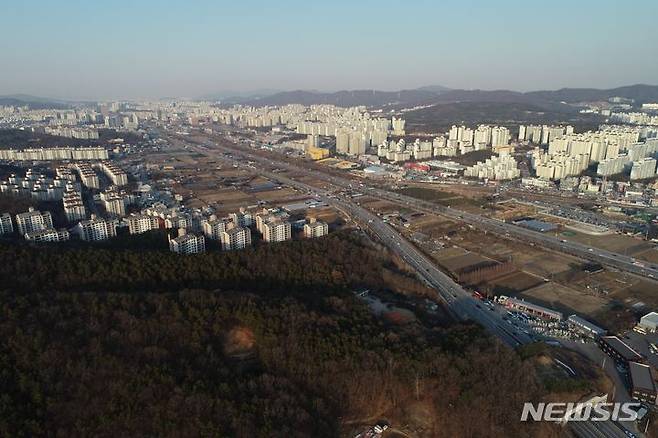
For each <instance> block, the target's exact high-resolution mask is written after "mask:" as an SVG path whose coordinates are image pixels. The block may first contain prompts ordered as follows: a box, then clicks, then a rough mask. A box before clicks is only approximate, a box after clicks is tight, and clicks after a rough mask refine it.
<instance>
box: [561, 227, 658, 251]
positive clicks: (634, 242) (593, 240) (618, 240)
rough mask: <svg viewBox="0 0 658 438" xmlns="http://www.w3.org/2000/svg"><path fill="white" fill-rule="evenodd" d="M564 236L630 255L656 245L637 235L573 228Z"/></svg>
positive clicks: (563, 234) (584, 243)
mask: <svg viewBox="0 0 658 438" xmlns="http://www.w3.org/2000/svg"><path fill="white" fill-rule="evenodd" d="M562 238H563V239H565V240H568V241H573V242H578V243H582V244H583V245H587V246H591V247H593V248H601V249H604V250H606V251H612V252H616V253H619V254H625V255H629V256H635V255H637V254H640V253H644V252H647V251H648V250H650V249H653V248H654V247H655V245H653V244H652V243H651V242H647V241H646V240H640V239H636V238H635V237H632V236H626V235H624V234H608V235H602V236H595V235H590V234H584V233H579V232H577V231H573V230H572V231H571V232H568V233H562ZM656 254H657V255H658V251H656ZM651 255H653V254H649V256H651Z"/></svg>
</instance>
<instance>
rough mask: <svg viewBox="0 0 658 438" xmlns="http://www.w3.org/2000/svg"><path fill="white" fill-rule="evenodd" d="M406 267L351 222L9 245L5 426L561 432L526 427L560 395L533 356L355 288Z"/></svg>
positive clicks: (143, 431) (3, 262)
mask: <svg viewBox="0 0 658 438" xmlns="http://www.w3.org/2000/svg"><path fill="white" fill-rule="evenodd" d="M389 263H390V261H389V260H388V258H387V256H386V255H385V254H384V253H382V252H379V251H377V250H376V249H374V248H372V247H370V246H368V245H366V244H364V243H362V242H361V240H360V239H359V238H358V237H357V236H355V235H346V234H343V233H337V234H335V235H332V236H329V237H327V238H323V239H317V240H314V241H303V242H290V243H288V244H283V245H271V246H262V247H258V248H256V249H254V250H248V251H240V252H235V253H229V254H219V253H212V254H206V255H203V256H192V257H180V256H175V255H170V254H168V253H162V252H156V251H134V250H109V249H105V250H101V249H97V250H95V251H92V250H84V249H75V248H65V249H63V248H62V247H58V246H52V247H31V246H26V245H18V244H12V245H0V277H1V278H2V279H3V283H2V285H1V286H0V290H3V289H4V290H3V291H2V292H0V436H25V437H27V436H44V435H48V436H50V435H52V436H194V437H196V436H227V437H229V436H230V437H233V436H235V437H296V436H298V437H308V436H327V437H333V436H345V435H347V434H348V433H351V432H353V430H354V428H355V427H356V426H357V425H359V424H363V423H367V422H372V421H373V418H374V419H378V418H384V419H387V420H389V421H391V423H392V424H393V425H394V426H395V425H398V426H399V425H402V424H414V427H415V428H416V429H415V430H416V431H417V432H418V436H428V437H429V436H446V437H455V436H471V437H483V436H506V437H513V436H550V434H551V433H552V430H549V429H540V426H538V425H536V424H525V423H521V422H519V421H518V418H519V412H518V410H517V409H515V408H514V407H515V406H518V407H519V408H520V406H522V403H523V401H526V400H535V399H538V398H540V397H541V396H542V394H543V392H544V389H543V387H542V386H541V385H540V384H539V383H538V379H537V377H536V374H535V371H534V369H533V367H532V366H531V365H530V364H529V363H528V362H527V361H522V360H521V359H520V357H519V356H518V355H517V354H516V353H514V352H513V351H511V350H508V349H507V348H505V347H503V346H502V345H500V344H499V343H498V342H497V341H495V340H493V339H491V338H489V337H488V336H486V335H485V334H484V333H483V332H482V331H481V330H479V329H478V328H477V327H474V326H462V325H452V326H450V327H446V326H445V325H444V326H436V325H433V324H432V325H430V324H427V323H426V322H425V321H424V320H423V318H422V317H421V318H420V319H419V321H417V322H415V323H411V324H408V325H404V326H400V325H391V324H389V323H387V322H385V321H384V320H382V319H380V318H378V317H376V316H374V315H373V314H372V313H371V312H370V311H369V309H368V307H367V306H366V305H365V304H364V303H363V302H362V301H360V300H358V299H356V298H355V297H354V296H353V294H352V293H351V289H352V288H353V287H356V286H357V285H358V286H359V287H369V288H372V290H378V289H380V288H382V287H384V286H385V282H384V281H383V278H384V276H388V275H391V274H390V273H389V274H386V272H388V271H392V270H394V267H393V266H392V265H390V264H389ZM399 275H401V274H399ZM401 284H404V282H402V283H401ZM475 412H477V417H478V421H477V422H475V421H473V415H474V413H475ZM419 415H420V417H422V421H418V416H419ZM541 427H545V426H541Z"/></svg>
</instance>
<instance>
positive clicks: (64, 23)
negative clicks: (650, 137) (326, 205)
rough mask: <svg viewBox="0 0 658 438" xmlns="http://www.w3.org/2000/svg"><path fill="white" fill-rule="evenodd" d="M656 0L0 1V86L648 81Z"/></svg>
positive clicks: (130, 91)
mask: <svg viewBox="0 0 658 438" xmlns="http://www.w3.org/2000/svg"><path fill="white" fill-rule="evenodd" d="M657 18H658V1H656V0H646V1H641V0H637V1H633V0H630V1H620V0H615V1H608V0H569V1H562V0H551V1H541V0H536V1H535V0H524V1H504V0H501V1H493V0H491V1H467V0H462V1H439V0H434V1H431V0H428V1H421V0H407V1H394V0H376V1H370V0H351V1H342V0H326V1H321V0H304V1H297V0H278V1H250V0H239V1H230V2H229V1H223V0H214V1H212V0H208V1H201V0H198V1H195V0H190V1H182V0H179V1H167V0H157V1H156V0H134V1H124V0H109V1H95V0H84V1H73V0H59V1H57V0H48V1H30V0H0V95H1V94H14V93H28V94H34V95H40V96H48V97H61V98H78V99H95V98H98V99H113V98H138V97H148V98H152V97H165V96H187V97H197V96H200V95H203V94H206V93H213V92H216V91H224V90H250V89H261V88H275V89H320V90H336V89H354V88H368V89H369V88H377V89H386V90H392V89H400V88H415V87H418V86H422V85H432V84H440V85H445V86H448V87H451V88H483V89H495V88H509V89H516V90H529V89H554V88H560V87H601V88H603V87H614V86H619V85H628V84H634V83H649V84H658V32H657V28H656V26H658V24H657V21H656V20H657Z"/></svg>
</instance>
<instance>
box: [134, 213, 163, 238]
mask: <svg viewBox="0 0 658 438" xmlns="http://www.w3.org/2000/svg"><path fill="white" fill-rule="evenodd" d="M158 228H159V223H158V218H156V217H153V216H146V215H136V216H130V217H129V218H128V230H129V231H130V234H141V233H145V232H147V231H150V230H157V229H158Z"/></svg>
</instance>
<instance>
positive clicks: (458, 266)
mask: <svg viewBox="0 0 658 438" xmlns="http://www.w3.org/2000/svg"><path fill="white" fill-rule="evenodd" d="M488 260H489V259H487V258H484V257H482V256H479V255H477V254H475V253H472V252H469V253H467V254H462V255H457V256H455V257H450V258H443V259H441V260H440V261H439V264H441V266H443V267H444V268H445V269H447V270H449V271H451V272H457V271H460V270H462V269H464V268H467V267H469V266H473V265H477V264H478V263H481V262H485V261H488Z"/></svg>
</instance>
